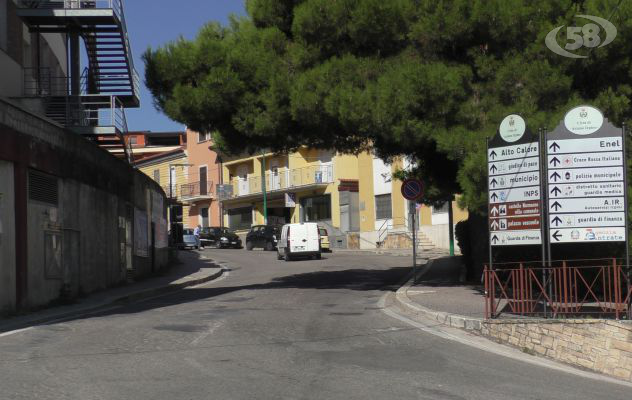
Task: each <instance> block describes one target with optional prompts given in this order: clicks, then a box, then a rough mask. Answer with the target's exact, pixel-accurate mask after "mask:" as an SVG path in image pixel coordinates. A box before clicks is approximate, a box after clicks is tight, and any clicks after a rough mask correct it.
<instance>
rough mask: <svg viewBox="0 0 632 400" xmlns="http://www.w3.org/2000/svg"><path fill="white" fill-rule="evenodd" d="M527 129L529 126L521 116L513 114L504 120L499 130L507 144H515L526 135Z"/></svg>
mask: <svg viewBox="0 0 632 400" xmlns="http://www.w3.org/2000/svg"><path fill="white" fill-rule="evenodd" d="M526 127H527V124H526V123H525V122H524V119H523V118H522V117H521V116H520V115H517V114H511V115H507V116H506V117H505V118H504V119H503V120H502V122H501V123H500V127H499V128H498V133H500V137H501V138H503V140H504V141H505V142H509V143H513V142H515V141H518V140H520V138H521V137H522V135H524V131H525V129H526Z"/></svg>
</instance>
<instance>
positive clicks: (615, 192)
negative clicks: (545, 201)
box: [549, 181, 624, 199]
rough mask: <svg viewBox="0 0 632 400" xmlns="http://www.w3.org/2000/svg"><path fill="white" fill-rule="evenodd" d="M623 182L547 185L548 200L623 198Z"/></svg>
mask: <svg viewBox="0 0 632 400" xmlns="http://www.w3.org/2000/svg"><path fill="white" fill-rule="evenodd" d="M623 195H624V193H623V182H622V181H621V182H594V183H573V184H566V183H556V184H554V185H549V198H552V199H555V198H562V197H563V198H571V197H580V198H583V197H597V196H623Z"/></svg>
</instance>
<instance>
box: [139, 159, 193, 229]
mask: <svg viewBox="0 0 632 400" xmlns="http://www.w3.org/2000/svg"><path fill="white" fill-rule="evenodd" d="M187 160H188V159H187V154H186V151H185V150H184V149H183V148H182V147H178V148H176V149H174V150H171V151H167V152H164V153H159V154H156V155H153V156H151V157H147V158H144V159H142V160H139V161H137V162H136V164H135V166H136V167H137V168H138V169H139V170H141V171H142V172H143V173H145V175H147V176H149V177H150V178H152V179H153V180H154V181H156V182H157V183H158V184H159V185H160V186H161V187H162V190H164V191H165V194H166V195H167V199H168V201H169V205H170V207H168V212H169V213H170V215H168V218H167V220H168V221H169V222H170V223H172V222H182V226H184V227H187V226H189V221H188V218H189V206H188V205H186V202H183V201H186V193H184V192H183V189H184V190H185V191H186V187H187V184H188V182H189V179H188V172H187V171H188V169H187V166H188V162H187ZM183 195H184V198H183ZM171 213H172V214H173V215H171ZM170 228H171V227H170Z"/></svg>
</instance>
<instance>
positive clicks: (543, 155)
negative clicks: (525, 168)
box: [538, 128, 549, 318]
mask: <svg viewBox="0 0 632 400" xmlns="http://www.w3.org/2000/svg"><path fill="white" fill-rule="evenodd" d="M538 138H539V140H540V149H541V151H540V165H544V166H545V167H544V168H546V162H547V152H546V150H545V149H546V138H545V137H544V129H543V128H540V129H538ZM540 170H542V169H541V168H540ZM546 183H547V179H546V173H545V175H544V176H542V175H540V210H542V213H543V216H545V217H546V215H547V213H546V211H544V210H545V205H546V204H548V201H547V198H548V195H549V193H548V188H547V185H546ZM541 221H542V223H541V226H540V229H541V232H542V233H541V234H542V246H541V248H542V262H541V265H542V286H546V284H547V283H546V282H547V279H548V274H547V271H546V248H547V247H546V244H547V243H548V235H547V232H548V230H547V228H548V223H549V218H548V217H546V218H542V220H541ZM542 304H543V312H544V318H546V313H547V302H546V299H544V300H543V302H542Z"/></svg>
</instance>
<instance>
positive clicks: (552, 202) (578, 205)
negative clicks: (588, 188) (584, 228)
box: [549, 197, 624, 213]
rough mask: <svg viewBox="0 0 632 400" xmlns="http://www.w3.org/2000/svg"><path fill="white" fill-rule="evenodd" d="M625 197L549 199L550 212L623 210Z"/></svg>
mask: <svg viewBox="0 0 632 400" xmlns="http://www.w3.org/2000/svg"><path fill="white" fill-rule="evenodd" d="M623 207H624V203H623V197H586V198H583V199H582V198H572V199H562V198H558V199H549V212H550V213H567V212H568V213H578V212H583V213H597V212H611V211H623Z"/></svg>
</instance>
